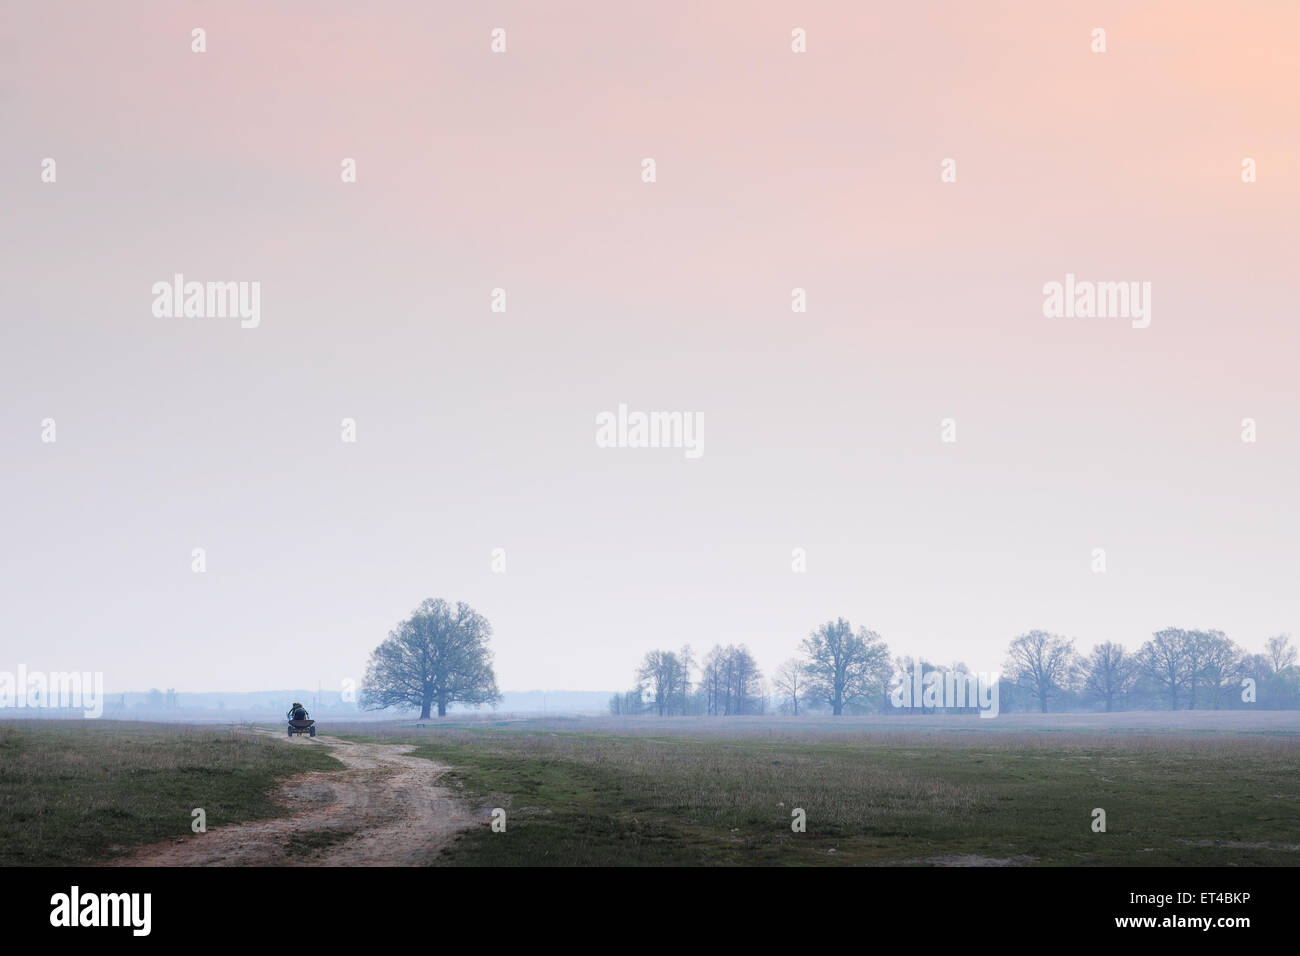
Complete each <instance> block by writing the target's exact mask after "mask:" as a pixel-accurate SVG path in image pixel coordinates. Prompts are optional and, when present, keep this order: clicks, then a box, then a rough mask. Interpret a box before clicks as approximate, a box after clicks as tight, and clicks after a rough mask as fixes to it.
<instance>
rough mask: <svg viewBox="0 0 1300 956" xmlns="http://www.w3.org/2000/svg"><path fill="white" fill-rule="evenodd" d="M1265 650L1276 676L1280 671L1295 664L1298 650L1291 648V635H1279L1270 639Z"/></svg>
mask: <svg viewBox="0 0 1300 956" xmlns="http://www.w3.org/2000/svg"><path fill="white" fill-rule="evenodd" d="M1265 649H1266V653H1267V654H1268V659H1269V662H1270V663H1271V664H1272V665H1273V673H1275V674H1276V673H1277V672H1278V671H1281V670H1286V669H1287V668H1288V667H1290V666H1291V665H1292V664H1294V663H1295V658H1296V649H1295V648H1294V647H1292V646H1291V636H1290V635H1289V634H1278V635H1277V636H1276V637H1270V638H1269V639H1268V643H1267V644H1266V645H1265Z"/></svg>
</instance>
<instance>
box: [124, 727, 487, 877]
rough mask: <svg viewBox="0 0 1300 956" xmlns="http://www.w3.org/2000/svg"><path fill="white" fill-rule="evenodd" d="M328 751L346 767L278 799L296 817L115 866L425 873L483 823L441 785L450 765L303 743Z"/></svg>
mask: <svg viewBox="0 0 1300 956" xmlns="http://www.w3.org/2000/svg"><path fill="white" fill-rule="evenodd" d="M325 744H328V745H329V747H330V753H331V755H332V756H334V757H337V758H338V760H339V761H340V762H341V763H343V765H344V766H345V767H346V768H347V769H346V770H333V771H323V772H316V773H307V774H300V775H299V776H296V777H292V778H290V779H289V780H287V781H286V782H285V783H284V784H283V785H282V786H281V788H280V789H279V791H277V794H276V800H277V801H278V802H281V803H285V804H288V805H289V806H293V807H301V808H302V809H300V810H295V811H294V812H293V813H292V815H291V816H287V817H279V818H276V819H274V820H260V821H255V822H252V823H241V824H236V825H234V826H226V827H218V828H214V829H212V830H209V831H208V832H207V833H193V834H187V835H186V836H185V837H184V838H183V839H180V840H177V841H175V842H171V843H157V844H153V845H151V846H146V847H142V848H141V849H139V850H137V851H136V852H135V853H133V854H132V855H131V856H130V857H127V858H124V859H122V860H119V861H117V862H116V863H115V864H113V865H116V866H421V865H424V864H427V863H429V862H430V861H432V860H433V859H434V858H435V857H436V856H437V855H438V852H439V850H441V849H442V847H443V846H445V845H446V844H447V843H448V842H450V841H451V839H452V838H453V837H454V836H455V835H456V834H457V833H458V832H460V831H461V830H464V829H466V828H468V827H471V826H474V825H475V824H477V823H479V822H480V819H482V820H486V819H487V817H486V815H484V816H482V817H480V816H477V815H476V814H475V813H474V812H473V811H472V810H471V809H470V808H469V807H467V806H465V805H464V804H463V803H461V802H459V801H458V800H456V799H455V798H454V797H453V796H452V794H451V793H450V792H449V791H448V790H447V789H446V788H444V787H440V786H438V784H437V780H438V778H439V777H440V776H441V775H442V773H443V771H445V770H446V769H447V767H446V766H445V765H443V764H437V763H434V762H432V761H430V760H425V759H423V758H421V757H410V756H407V755H406V754H407V752H408V751H409V750H410V749H411V748H410V747H407V746H405V745H401V744H358V743H351V742H348V741H345V740H339V739H337V738H333V737H325V736H321V737H317V738H316V739H314V740H312V739H309V738H306V737H298V738H294V739H292V740H285V741H284V745H285V746H292V747H302V746H311V747H319V746H322V745H325Z"/></svg>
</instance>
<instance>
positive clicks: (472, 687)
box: [360, 598, 501, 718]
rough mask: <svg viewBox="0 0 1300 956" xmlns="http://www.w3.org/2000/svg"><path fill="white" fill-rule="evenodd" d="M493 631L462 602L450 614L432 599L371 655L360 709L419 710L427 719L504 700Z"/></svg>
mask: <svg viewBox="0 0 1300 956" xmlns="http://www.w3.org/2000/svg"><path fill="white" fill-rule="evenodd" d="M491 636H492V625H490V624H489V623H488V622H487V619H486V618H484V617H483V616H482V615H481V614H479V613H478V612H477V611H475V610H474V609H473V608H472V607H470V606H469V605H468V604H465V603H464V602H463V601H462V602H458V603H457V604H456V607H455V609H452V607H451V606H450V605H448V604H447V602H446V601H443V600H441V599H438V600H434V599H432V598H431V599H429V600H427V601H425V602H424V603H422V604H421V605H420V606H419V607H418V608H416V609H415V611H414V612H413V613H412V614H411V616H410V617H409V618H408V619H407V620H405V621H402V622H401V623H400V624H398V625H397V627H395V628H394V629H393V630H392V631H391V632H390V633H389V635H388V639H387V640H385V641H384V642H383V643H382V644H380V645H379V646H378V647H376V648H375V649H374V650H373V651H372V652H371V654H370V662H369V664H368V666H367V668H366V676H365V680H364V681H363V682H362V685H361V694H360V703H361V706H362V707H363V708H364V709H365V710H382V709H384V708H386V707H418V708H419V709H420V717H421V718H426V717H428V716H429V714H430V713H431V711H432V709H433V706H434V705H435V704H436V705H437V707H438V716H439V717H444V716H446V714H447V706H448V705H449V704H452V703H460V704H493V703H496V702H497V701H499V700H500V699H501V694H500V693H499V692H498V691H497V682H496V675H495V674H494V673H493V671H492V654H491V652H490V651H489V650H488V646H487V644H488V640H489V639H490V638H491Z"/></svg>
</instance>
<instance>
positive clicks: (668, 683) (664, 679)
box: [636, 651, 682, 717]
mask: <svg viewBox="0 0 1300 956" xmlns="http://www.w3.org/2000/svg"><path fill="white" fill-rule="evenodd" d="M636 678H637V682H638V684H639V685H640V687H641V688H642V690H643V691H644V692H645V693H646V694H649V696H650V699H651V701H652V702H653V706H654V708H655V711H656V712H657V713H658V714H659V716H660V717H663V716H664V715H665V714H669V713H671V712H672V708H673V706H674V705H675V703H676V702H677V699H678V696H679V695H680V693H681V683H682V664H681V660H680V658H678V656H677V655H676V654H674V653H673V652H672V651H648V652H647V653H646V656H645V659H644V660H643V661H642V662H641V666H640V667H639V668H638V669H637V672H636Z"/></svg>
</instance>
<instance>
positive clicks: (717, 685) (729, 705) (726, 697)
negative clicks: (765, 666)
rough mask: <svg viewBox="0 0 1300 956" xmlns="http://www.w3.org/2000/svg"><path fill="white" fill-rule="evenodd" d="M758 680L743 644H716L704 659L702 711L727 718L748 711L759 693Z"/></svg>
mask: <svg viewBox="0 0 1300 956" xmlns="http://www.w3.org/2000/svg"><path fill="white" fill-rule="evenodd" d="M762 677H763V675H762V672H761V671H759V669H758V664H757V662H756V661H755V660H754V656H753V655H752V654H750V653H749V649H748V648H746V647H745V645H744V644H741V645H740V646H736V645H735V644H729V645H727V646H726V647H723V646H722V645H721V644H719V645H716V646H715V647H714V648H713V650H711V651H709V654H708V656H707V657H706V658H705V659H704V675H703V678H702V679H703V683H704V688H705V693H706V698H707V704H706V708H707V710H706V712H707V713H709V714H713V715H717V716H728V715H733V714H744V713H747V712H749V711H752V710H753V709H754V706H755V704H756V702H757V700H758V698H759V696H760V694H761V689H760V682H761V680H762Z"/></svg>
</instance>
